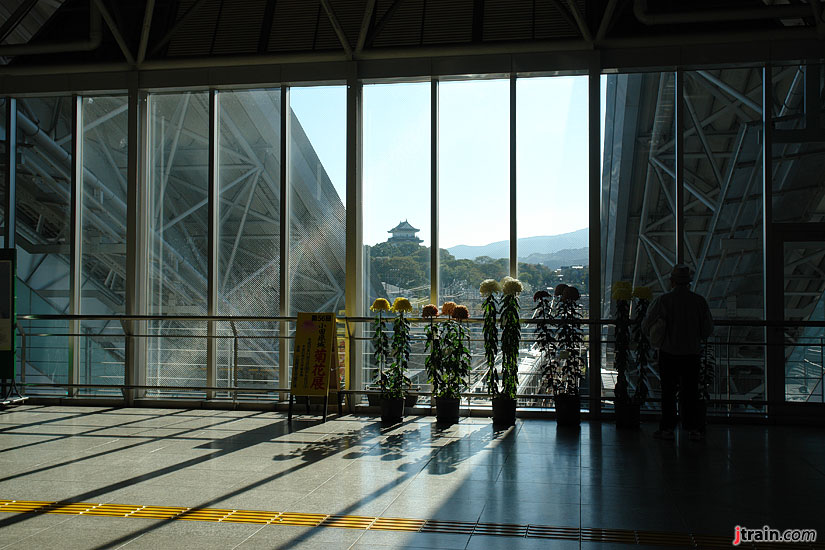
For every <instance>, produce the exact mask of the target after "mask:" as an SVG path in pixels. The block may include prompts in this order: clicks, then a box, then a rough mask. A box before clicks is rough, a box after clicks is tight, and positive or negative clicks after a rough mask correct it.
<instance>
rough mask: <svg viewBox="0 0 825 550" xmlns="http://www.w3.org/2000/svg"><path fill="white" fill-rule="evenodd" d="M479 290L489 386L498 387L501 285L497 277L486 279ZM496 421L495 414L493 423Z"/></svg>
mask: <svg viewBox="0 0 825 550" xmlns="http://www.w3.org/2000/svg"><path fill="white" fill-rule="evenodd" d="M479 292H480V293H481V296H482V297H483V298H484V301H483V302H482V303H481V311H482V314H483V316H484V324H483V325H482V329H481V333H482V336H483V337H484V360H485V362H486V363H487V380H486V383H487V387H488V388H496V387H498V381H499V376H498V371H497V370H496V357H497V356H498V299H497V298H496V294H498V293H500V292H501V285H500V284H499V282H498V281H496V280H495V279H485V280H484V281H482V282H481V286H480V287H479ZM495 422H496V418H495V416H493V423H495Z"/></svg>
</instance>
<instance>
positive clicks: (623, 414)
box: [611, 281, 641, 429]
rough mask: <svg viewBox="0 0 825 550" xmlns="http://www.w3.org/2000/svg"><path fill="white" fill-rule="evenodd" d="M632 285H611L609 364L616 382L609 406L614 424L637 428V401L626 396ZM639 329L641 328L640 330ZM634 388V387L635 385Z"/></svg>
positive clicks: (627, 393) (629, 361) (628, 394)
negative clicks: (612, 326) (612, 308)
mask: <svg viewBox="0 0 825 550" xmlns="http://www.w3.org/2000/svg"><path fill="white" fill-rule="evenodd" d="M632 288H633V287H632V286H631V284H630V283H629V282H627V281H617V282H615V283H613V286H612V288H611V297H612V298H613V300H614V301H615V302H616V319H615V321H614V322H615V332H614V342H615V343H614V345H613V366H614V367H615V369H616V385H615V386H614V388H613V396H614V399H613V408H614V411H615V415H616V427H617V428H627V429H637V428H638V427H639V409H640V404H639V402H638V401H637V399H636V398H635V396H631V395H630V390H629V388H630V373H629V371H630V368H631V364H630V363H631V354H630V346H631V344H632V343H633V342H632V340H631V320H630V301H631V299H632V298H633V290H632ZM640 332H641V331H640ZM637 391H638V388H637Z"/></svg>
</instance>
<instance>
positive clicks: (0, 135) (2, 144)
mask: <svg viewBox="0 0 825 550" xmlns="http://www.w3.org/2000/svg"><path fill="white" fill-rule="evenodd" d="M6 101H8V100H7V99H6V98H5V97H0V159H3V160H0V172H2V173H0V209H2V205H3V204H6V201H5V197H6V189H7V186H6V169H5V168H6V167H5V162H6V161H5V158H6ZM0 215H2V216H3V220H2V225H0V227H5V225H6V212H5V211H4V210H3V211H0ZM4 239H5V237H4V236H3V232H2V231H0V246H6V243H5V241H4Z"/></svg>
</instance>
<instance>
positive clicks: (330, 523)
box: [0, 500, 825, 550]
mask: <svg viewBox="0 0 825 550" xmlns="http://www.w3.org/2000/svg"><path fill="white" fill-rule="evenodd" d="M0 512H6V513H12V514H15V513H16V514H69V515H78V516H80V515H83V516H111V517H121V518H149V519H166V520H188V521H211V522H221V523H258V524H262V525H303V526H308V527H336V528H339V529H360V530H365V531H366V530H372V531H407V532H417V533H456V534H461V535H495V536H503V537H519V538H525V537H526V538H541V539H555V540H580V541H588V542H604V543H611V544H628V545H636V544H641V545H647V546H658V547H668V546H679V547H683V548H684V547H690V548H696V549H708V550H712V549H717V548H719V549H721V548H730V547H731V540H732V539H731V537H719V536H709V535H693V534H689V533H671V532H663V531H635V530H626V529H593V528H581V529H580V528H578V527H553V526H550V525H520V524H506V523H480V522H479V523H473V522H467V521H443V520H432V519H411V518H382V517H372V516H350V515H327V514H300V513H296V512H269V511H264V510H231V509H222V508H185V507H179V506H140V505H132V504H95V503H91V502H52V501H42V500H0ZM790 546H793V547H794V548H807V549H817V550H818V549H825V544H823V543H816V544H798V543H797V544H793V545H791V544H786V545H779V544H759V545H758V548H759V550H768V549H770V548H788V547H790Z"/></svg>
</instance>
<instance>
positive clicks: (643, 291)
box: [633, 286, 653, 301]
mask: <svg viewBox="0 0 825 550" xmlns="http://www.w3.org/2000/svg"><path fill="white" fill-rule="evenodd" d="M633 295H634V296H635V297H637V298H638V299H640V300H647V301H650V300H651V299H653V291H652V290H650V287H647V286H637V287H636V288H634V289H633Z"/></svg>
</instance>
